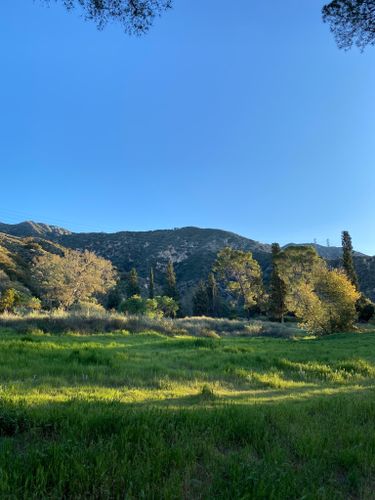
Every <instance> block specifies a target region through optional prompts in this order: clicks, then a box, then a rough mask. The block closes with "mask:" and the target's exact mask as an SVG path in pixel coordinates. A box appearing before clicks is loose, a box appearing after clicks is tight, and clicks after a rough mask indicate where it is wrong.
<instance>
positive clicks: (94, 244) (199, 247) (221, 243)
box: [0, 221, 375, 310]
mask: <svg viewBox="0 0 375 500" xmlns="http://www.w3.org/2000/svg"><path fill="white" fill-rule="evenodd" d="M4 231H8V232H4ZM0 232H2V236H1V238H0V248H1V247H4V246H6V247H7V252H10V253H12V252H13V253H14V254H16V255H18V256H19V255H21V257H20V258H21V261H22V259H24V255H26V254H27V252H26V251H25V249H27V248H28V245H29V246H31V248H32V247H33V245H34V246H35V245H39V246H41V247H42V248H43V251H51V252H54V253H56V252H60V251H61V249H63V248H71V249H75V250H80V251H83V250H90V251H93V252H95V253H96V254H97V255H99V256H101V257H104V258H106V259H108V260H110V261H111V262H112V263H113V264H114V266H115V267H116V268H117V269H118V271H119V274H120V277H121V278H122V279H123V280H124V279H126V276H127V273H128V272H129V271H130V269H131V268H132V267H135V268H136V269H137V271H138V274H139V277H140V283H141V285H142V287H143V290H144V292H145V293H146V284H147V278H148V275H149V270H150V268H151V267H153V268H154V272H155V280H156V283H157V291H158V292H160V293H161V292H162V284H163V281H164V273H165V268H166V266H167V263H168V261H169V260H172V261H173V263H174V267H175V271H176V275H177V280H178V284H179V290H180V294H181V297H182V299H183V307H184V309H185V310H189V307H190V305H189V304H191V297H192V294H193V293H194V290H195V288H196V286H197V284H198V282H199V281H200V280H202V279H206V278H207V276H208V274H209V272H210V270H211V268H212V265H213V263H214V261H215V259H216V255H217V253H218V252H219V251H220V250H221V249H222V248H224V247H225V246H232V247H234V248H236V249H239V250H245V251H251V252H252V253H253V255H254V258H255V259H256V260H258V262H259V263H260V265H261V267H262V271H263V275H264V278H265V282H266V283H267V282H268V279H269V276H270V272H271V257H272V254H271V245H269V244H267V243H261V242H259V241H256V240H252V239H250V238H246V237H243V236H240V235H238V234H236V233H233V232H231V231H225V230H222V229H210V228H198V227H194V226H187V227H183V228H175V229H158V230H154V231H119V232H115V233H104V232H91V233H75V232H71V231H69V230H67V229H64V228H59V227H58V226H51V225H48V224H43V223H35V222H32V221H26V222H24V223H20V224H2V223H0ZM9 238H13V240H10V239H9ZM289 245H295V244H294V243H291V244H289ZM289 245H286V246H289ZM310 245H312V246H314V247H315V248H316V249H317V251H318V253H319V254H320V255H321V256H322V257H323V258H325V259H326V260H327V261H328V262H329V263H330V265H331V266H332V267H339V266H340V265H341V257H342V249H341V248H340V247H324V246H322V245H317V244H314V243H310ZM283 248H285V247H283ZM30 251H31V252H32V250H30ZM30 251H29V254H30ZM29 254H27V255H28V256H27V258H26V260H25V259H24V261H25V263H24V264H23V266H24V268H26V267H27V262H29V260H30V255H29ZM17 258H18V257H17ZM4 259H5V260H6V258H5V257H4ZM14 259H15V261H16V260H17V259H16V258H15V256H14ZM354 260H355V266H356V269H357V272H358V275H359V280H360V284H361V289H362V291H363V292H364V293H365V294H366V295H368V296H369V297H370V298H371V299H373V300H375V257H370V256H366V255H363V254H360V253H358V252H357V253H356V254H355V258H354ZM22 262H23V261H22ZM4 272H5V273H7V269H6V268H5V270H4ZM11 272H13V271H12V270H11ZM8 274H9V273H8ZM24 282H25V283H26V285H27V280H26V281H25V280H24Z"/></svg>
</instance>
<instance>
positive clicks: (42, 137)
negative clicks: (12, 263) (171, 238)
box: [0, 0, 375, 254]
mask: <svg viewBox="0 0 375 500" xmlns="http://www.w3.org/2000/svg"><path fill="white" fill-rule="evenodd" d="M323 3H324V2H323V1H320V0H319V1H318V0H303V1H302V0H284V1H283V2H280V0H269V1H267V2H250V1H249V0H233V1H231V2H230V3H229V2H228V0H205V1H202V0H175V7H174V9H173V11H171V12H169V13H168V14H167V15H165V16H164V17H163V18H162V19H160V20H158V21H157V23H156V25H155V26H154V28H153V29H152V31H151V32H150V33H149V34H148V35H146V36H144V37H142V38H138V37H128V36H127V35H125V34H124V33H123V32H122V30H121V28H120V27H119V26H115V25H112V26H108V27H107V28H106V29H105V30H104V31H101V32H100V31H97V30H96V28H95V26H94V25H93V24H91V23H88V22H84V21H83V20H82V18H81V17H80V15H79V12H78V11H75V12H71V13H67V12H66V11H65V10H64V9H63V8H62V7H60V6H59V5H56V4H54V3H53V2H52V3H51V6H50V7H49V8H47V7H45V6H44V5H43V3H42V2H40V1H39V0H37V1H36V2H34V1H33V0H2V2H1V4H2V5H1V17H0V56H1V76H2V77H1V80H0V109H1V120H0V168H1V183H2V190H1V198H0V220H2V221H4V222H18V221H21V220H23V219H34V220H39V221H44V222H49V223H52V224H60V225H63V226H67V227H68V228H70V229H72V230H75V231H117V230H147V229H156V228H171V227H182V226H187V225H195V226H200V227H216V228H222V229H228V230H232V231H234V232H238V233H240V234H242V235H245V236H248V237H250V238H253V239H257V240H260V241H264V242H272V241H279V242H280V243H282V244H284V243H287V242H290V241H294V242H304V241H312V240H313V239H314V238H316V239H317V240H318V242H320V243H324V242H325V241H326V239H327V238H330V240H331V243H332V244H338V243H339V239H340V231H341V230H342V229H349V230H350V231H351V233H352V237H353V240H354V244H355V247H356V248H358V249H359V250H362V251H365V252H367V253H370V254H375V230H374V229H375V228H374V221H375V208H374V186H375V168H374V166H375V141H374V138H375V120H374V117H375V99H374V97H375V95H374V94H375V64H374V63H375V48H369V49H367V50H366V51H365V52H364V53H363V54H361V53H360V52H359V51H358V50H352V51H350V52H343V51H339V50H338V49H337V47H336V46H335V43H334V41H333V39H332V36H331V34H330V33H329V29H328V27H327V26H326V25H324V24H323V23H322V21H321V16H320V10H321V7H322V4H323ZM229 4H230V8H229V7H228V6H229Z"/></svg>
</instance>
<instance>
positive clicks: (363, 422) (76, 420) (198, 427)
mask: <svg viewBox="0 0 375 500" xmlns="http://www.w3.org/2000/svg"><path fill="white" fill-rule="evenodd" d="M205 327H207V323H205ZM374 420H375V334H372V333H367V334H362V335H358V334H352V335H350V334H348V335H345V334H343V335H337V336H332V337H329V338H324V339H312V338H303V337H299V338H293V339H284V338H278V339H275V338H264V337H261V336H256V337H244V338H242V337H238V336H236V335H234V336H223V338H221V339H216V338H196V337H189V336H176V337H171V336H165V335H161V334H158V333H140V334H138V335H130V334H126V333H122V334H114V333H106V334H100V335H95V334H93V335H90V337H87V336H81V335H77V334H74V335H52V334H50V335H42V334H37V333H28V334H20V333H10V332H9V331H0V498H4V499H8V498H9V499H13V498H14V499H18V498H32V499H33V498H35V499H40V498H49V499H60V498H68V499H70V498H71V499H73V498H74V499H76V498H77V499H83V498H90V499H91V498H93V499H117V498H129V499H138V498H147V499H148V498H150V499H153V498H157V499H159V498H160V499H164V498H165V499H174V498H176V499H179V498H185V499H194V500H195V499H209V498H215V499H216V498H219V499H221V498H222V499H227V498H262V499H263V498H273V499H285V498H288V499H289V498H290V499H301V498H307V499H315V498H321V499H336V498H337V499H339V498H340V499H341V498H342V499H344V498H345V499H347V498H361V499H362V498H363V499H366V498H368V499H370V498H373V485H374V478H375V462H374V455H375V437H374V433H373V423H374Z"/></svg>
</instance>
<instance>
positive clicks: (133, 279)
mask: <svg viewBox="0 0 375 500" xmlns="http://www.w3.org/2000/svg"><path fill="white" fill-rule="evenodd" d="M126 295H127V296H128V298H130V297H133V295H141V288H140V286H139V283H138V274H137V270H136V269H135V268H134V267H133V269H132V270H131V271H130V273H129V277H128V282H127V284H126Z"/></svg>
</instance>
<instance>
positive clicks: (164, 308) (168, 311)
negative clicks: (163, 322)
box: [155, 295, 179, 318]
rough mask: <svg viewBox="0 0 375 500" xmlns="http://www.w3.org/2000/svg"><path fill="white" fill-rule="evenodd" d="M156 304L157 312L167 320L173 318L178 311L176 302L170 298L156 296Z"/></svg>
mask: <svg viewBox="0 0 375 500" xmlns="http://www.w3.org/2000/svg"><path fill="white" fill-rule="evenodd" d="M155 299H156V301H157V303H158V310H159V311H161V312H162V314H163V316H166V317H167V318H175V317H176V314H177V312H178V309H179V305H178V302H177V301H176V300H174V299H173V298H172V297H166V296H165V295H163V296H158V297H155Z"/></svg>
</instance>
